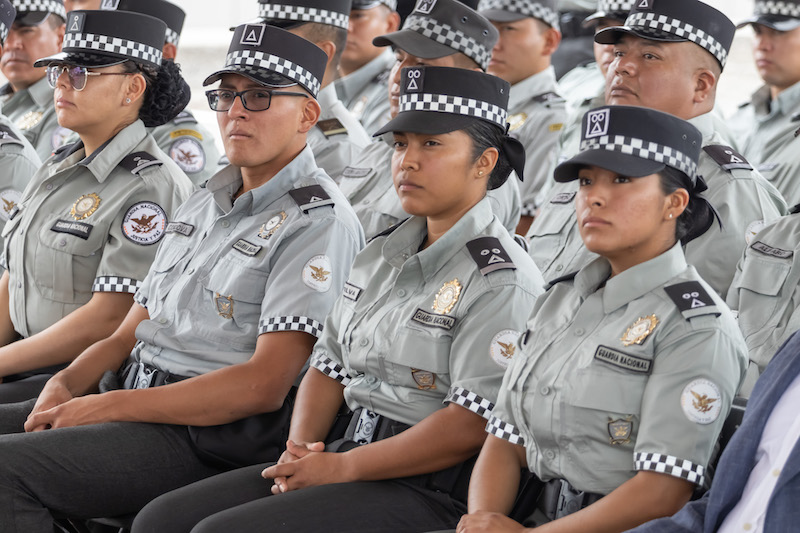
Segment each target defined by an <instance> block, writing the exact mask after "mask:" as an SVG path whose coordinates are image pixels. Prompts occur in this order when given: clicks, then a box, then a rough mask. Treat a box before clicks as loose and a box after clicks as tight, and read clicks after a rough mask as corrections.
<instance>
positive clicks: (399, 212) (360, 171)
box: [339, 0, 520, 238]
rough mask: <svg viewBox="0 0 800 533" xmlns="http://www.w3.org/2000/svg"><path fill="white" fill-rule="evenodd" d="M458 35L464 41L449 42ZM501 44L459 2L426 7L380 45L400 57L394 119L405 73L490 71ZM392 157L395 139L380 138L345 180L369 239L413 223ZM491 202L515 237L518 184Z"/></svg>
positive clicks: (393, 84)
mask: <svg viewBox="0 0 800 533" xmlns="http://www.w3.org/2000/svg"><path fill="white" fill-rule="evenodd" d="M455 29H457V30H458V31H459V32H461V34H462V35H463V36H464V39H462V40H453V39H450V38H448V37H447V36H448V32H451V31H455ZM496 42H497V30H495V29H494V27H493V26H492V25H491V23H490V22H489V21H488V20H486V19H485V18H484V17H483V16H481V15H480V14H478V13H476V12H475V11H474V10H473V9H470V8H468V7H466V6H465V5H463V4H462V3H460V2H458V1H457V0H437V2H435V3H433V4H429V3H423V2H420V3H419V4H418V5H417V8H416V10H415V11H413V12H412V13H411V15H410V16H409V17H408V18H407V19H406V22H405V24H404V25H403V29H401V30H400V31H398V32H394V33H390V34H388V35H384V36H381V37H378V38H376V39H375V44H376V45H377V46H392V47H393V48H394V52H395V64H394V67H393V68H392V72H391V74H390V85H389V97H388V100H389V103H390V112H391V114H392V116H393V117H394V116H396V115H397V113H398V111H399V97H400V87H401V86H402V78H401V69H402V68H403V67H408V66H414V65H432V66H447V67H458V68H466V69H474V70H485V69H486V68H487V67H488V65H489V58H490V57H491V50H492V47H493V46H494V44H495V43H496ZM392 151H393V140H392V138H391V136H389V135H382V136H379V139H378V140H377V141H376V142H374V143H372V144H370V145H369V146H367V147H366V148H365V149H364V151H363V152H362V153H361V155H360V156H359V157H358V159H356V160H355V161H353V162H352V163H350V165H349V166H348V167H347V168H345V170H344V172H343V173H342V177H341V179H340V180H339V185H340V187H341V189H342V192H344V193H345V196H347V199H348V200H349V201H350V203H351V204H352V206H353V208H354V209H355V211H356V214H358V218H359V220H360V221H361V224H362V225H363V227H364V231H365V233H366V235H367V238H371V237H373V236H375V235H377V234H378V233H380V232H382V231H384V230H385V229H386V228H388V227H390V226H392V225H393V224H396V223H397V222H400V221H402V220H405V219H406V218H407V217H408V214H407V213H406V212H405V211H403V208H402V206H401V204H400V200H399V198H398V196H397V193H396V192H395V189H394V185H393V184H392V173H391V165H390V161H391V155H392ZM488 196H489V198H490V199H491V201H492V209H493V210H494V212H495V214H496V215H497V216H498V218H499V219H500V221H501V223H502V224H503V225H504V226H505V227H506V228H507V229H508V231H509V232H512V233H513V232H514V230H515V229H516V227H517V223H518V221H519V215H520V193H519V188H518V187H517V184H516V183H515V180H507V181H506V183H504V184H503V185H502V186H501V187H500V188H498V189H497V190H493V191H489V192H488Z"/></svg>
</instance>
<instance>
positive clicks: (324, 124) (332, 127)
mask: <svg viewBox="0 0 800 533" xmlns="http://www.w3.org/2000/svg"><path fill="white" fill-rule="evenodd" d="M317 127H318V128H319V129H321V130H322V133H324V134H325V137H331V136H333V135H341V134H343V133H347V128H345V127H344V124H342V123H341V122H340V121H339V119H338V118H329V119H328V120H320V121H319V122H317Z"/></svg>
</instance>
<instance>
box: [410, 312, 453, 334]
mask: <svg viewBox="0 0 800 533" xmlns="http://www.w3.org/2000/svg"><path fill="white" fill-rule="evenodd" d="M411 320H413V321H414V322H418V323H420V324H422V325H424V326H428V327H431V328H441V329H445V330H448V331H449V330H451V329H453V326H455V325H456V319H455V318H453V317H451V316H447V315H437V314H436V313H429V312H427V311H424V310H422V309H417V310H416V312H415V313H414V316H413V317H411Z"/></svg>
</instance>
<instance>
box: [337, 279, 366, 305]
mask: <svg viewBox="0 0 800 533" xmlns="http://www.w3.org/2000/svg"><path fill="white" fill-rule="evenodd" d="M362 292H364V289H362V288H361V287H356V286H355V285H353V284H352V283H350V282H349V281H348V282H346V283H345V284H344V289H342V295H343V296H344V297H345V298H347V299H348V300H352V301H354V302H357V301H358V298H359V297H360V296H361V293H362Z"/></svg>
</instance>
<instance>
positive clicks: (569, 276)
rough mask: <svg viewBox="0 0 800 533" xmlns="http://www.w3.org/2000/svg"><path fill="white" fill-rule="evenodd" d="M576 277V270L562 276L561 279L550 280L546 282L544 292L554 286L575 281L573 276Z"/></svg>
mask: <svg viewBox="0 0 800 533" xmlns="http://www.w3.org/2000/svg"><path fill="white" fill-rule="evenodd" d="M577 275H578V271H577V270H576V271H575V272H570V273H569V274H564V275H563V276H561V277H558V278H554V279H552V280H550V281H548V282H547V285H546V287H545V290H548V291H549V290H550V289H551V288H553V287H554V286H556V285H558V284H559V283H562V282H564V281H572V280H573V279H575V276H577Z"/></svg>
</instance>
